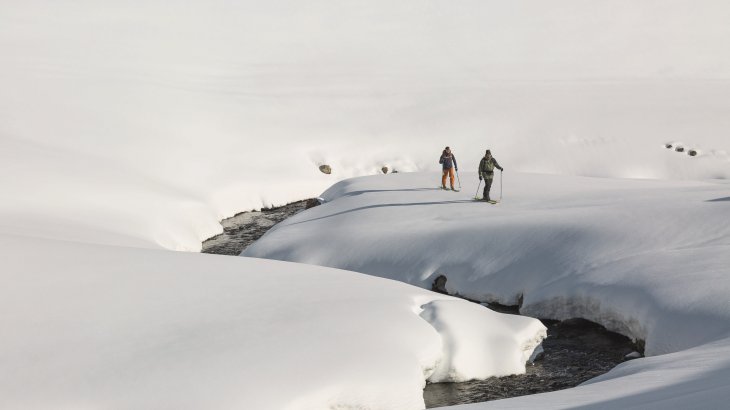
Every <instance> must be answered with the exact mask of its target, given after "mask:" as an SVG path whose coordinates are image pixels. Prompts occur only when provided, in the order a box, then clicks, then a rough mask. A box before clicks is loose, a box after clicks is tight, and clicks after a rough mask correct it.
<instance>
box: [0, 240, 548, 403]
mask: <svg viewBox="0 0 730 410" xmlns="http://www.w3.org/2000/svg"><path fill="white" fill-rule="evenodd" d="M0 247H2V249H3V255H4V256H3V269H2V271H0V283H2V284H3V286H0V329H3V330H2V333H3V337H2V338H0V363H2V366H0V407H2V408H8V409H10V408H23V409H31V408H50V407H52V408H80V407H83V408H163V407H164V408H241V407H244V408H255V409H287V408H291V409H321V408H393V409H395V408H398V409H419V408H423V406H424V404H423V391H422V390H423V387H424V385H425V381H426V379H428V378H429V377H430V376H431V374H432V373H433V372H434V370H435V369H437V368H438V369H439V371H443V372H445V373H447V374H448V375H450V376H451V377H452V378H453V379H459V380H464V379H470V378H473V377H488V376H490V375H495V374H512V373H522V372H524V371H525V367H524V366H525V361H526V357H525V355H529V354H530V353H531V352H532V350H533V348H534V347H535V346H536V345H537V344H538V343H539V342H540V340H541V339H542V338H543V337H544V335H545V328H544V326H542V324H541V323H540V322H539V321H537V320H535V319H529V318H522V317H516V316H510V315H502V314H496V313H494V312H491V311H490V310H489V309H487V308H485V307H482V306H480V305H477V304H475V303H471V302H467V301H464V300H460V299H455V298H452V297H450V296H445V295H440V294H437V293H432V292H429V291H425V290H421V289H418V288H415V287H412V286H409V285H406V284H402V283H398V282H394V281H389V280H385V279H379V278H372V277H369V276H366V275H361V274H357V273H353V272H345V271H338V270H334V269H328V268H321V267H314V266H306V265H297V264H291V263H284V262H278V261H266V260H257V259H249V258H235V257H224V256H215V255H205V254H191V253H179V252H170V251H165V250H145V249H136V248H124V247H117V246H107V245H88V244H79V243H73V242H66V241H56V240H45V239H38V238H28V237H22V236H11V235H0ZM421 311H423V312H424V313H421ZM419 314H420V315H424V316H425V315H430V318H431V320H432V321H433V322H434V323H435V324H440V325H441V326H447V328H446V329H445V330H444V329H441V328H439V327H438V326H436V325H433V326H432V325H431V324H429V322H427V321H426V320H424V319H423V318H421V317H420V316H419ZM471 334H473V335H477V336H479V338H478V339H475V340H462V338H463V337H466V336H468V335H471ZM503 339H504V340H507V341H508V343H502V342H503ZM446 341H451V342H453V343H455V345H451V344H449V343H447V342H446ZM475 341H478V342H480V343H481V344H478V345H477V344H475V343H474V342H475ZM491 344H495V350H492V349H490V347H489V346H490V345H491ZM497 344H498V345H497ZM494 352H500V353H502V354H504V355H505V358H503V359H501V360H495V358H494V357H493V354H494ZM467 357H468V360H464V359H465V358H467ZM452 358H456V360H452ZM508 358H509V359H511V360H508ZM439 377H441V378H444V376H439Z"/></svg>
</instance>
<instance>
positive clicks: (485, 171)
mask: <svg viewBox="0 0 730 410" xmlns="http://www.w3.org/2000/svg"><path fill="white" fill-rule="evenodd" d="M494 168H497V169H498V170H500V171H504V168H502V167H501V166H499V163H498V162H497V160H496V159H494V157H492V151H490V150H487V152H486V153H485V154H484V158H482V160H481V161H480V162H479V180H480V181H481V180H482V179H484V195H483V198H482V200H484V201H488V202H493V201H492V200H491V199H489V190H490V189H491V188H492V180H493V179H494Z"/></svg>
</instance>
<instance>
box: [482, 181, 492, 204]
mask: <svg viewBox="0 0 730 410" xmlns="http://www.w3.org/2000/svg"><path fill="white" fill-rule="evenodd" d="M490 189H492V178H484V195H482V198H483V199H484V200H485V201H489V199H490V198H489V190H490Z"/></svg>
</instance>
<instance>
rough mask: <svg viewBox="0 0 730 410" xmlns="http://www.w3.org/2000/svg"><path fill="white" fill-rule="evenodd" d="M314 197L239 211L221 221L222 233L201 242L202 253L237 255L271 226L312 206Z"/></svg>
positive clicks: (314, 201)
mask: <svg viewBox="0 0 730 410" xmlns="http://www.w3.org/2000/svg"><path fill="white" fill-rule="evenodd" d="M314 203H316V200H315V199H309V200H304V201H297V202H292V203H290V204H286V205H283V206H278V207H275V208H268V209H262V210H260V211H251V212H241V213H238V214H236V215H235V216H232V217H230V218H228V219H224V220H223V221H221V225H223V233H222V234H219V235H216V236H214V237H212V238H208V239H206V240H205V242H203V250H202V252H203V253H215V254H218V255H235V256H238V255H240V254H241V252H243V250H244V249H246V247H248V245H251V244H252V243H254V242H255V241H256V240H258V239H259V238H261V237H262V236H264V234H265V233H266V231H268V230H269V229H270V228H271V227H272V226H274V225H276V224H278V223H279V222H281V221H283V220H284V219H286V218H288V217H290V216H292V215H294V214H296V213H298V212H301V211H303V210H304V209H306V208H307V207H311V206H313V204H314Z"/></svg>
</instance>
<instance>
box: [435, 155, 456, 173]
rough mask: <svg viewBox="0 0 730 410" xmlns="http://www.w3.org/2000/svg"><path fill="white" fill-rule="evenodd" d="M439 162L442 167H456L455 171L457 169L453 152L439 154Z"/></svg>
mask: <svg viewBox="0 0 730 410" xmlns="http://www.w3.org/2000/svg"><path fill="white" fill-rule="evenodd" d="M439 164H443V166H444V168H443V169H449V168H456V170H457V171H458V170H459V165H458V164H457V163H456V157H455V156H454V154H451V155H448V154H441V158H439Z"/></svg>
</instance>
